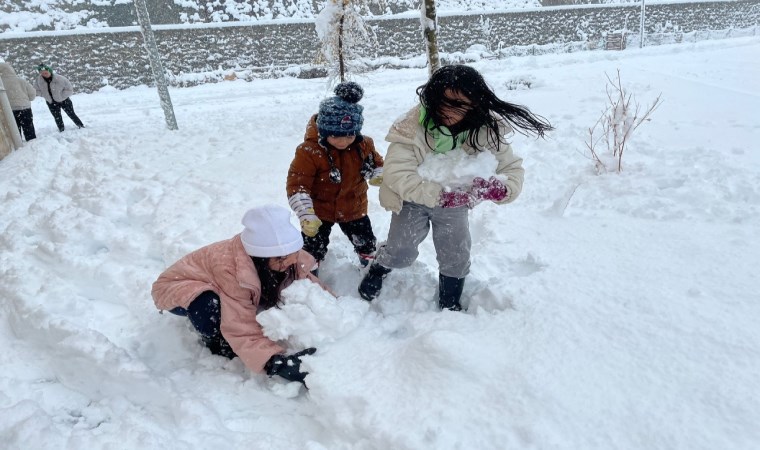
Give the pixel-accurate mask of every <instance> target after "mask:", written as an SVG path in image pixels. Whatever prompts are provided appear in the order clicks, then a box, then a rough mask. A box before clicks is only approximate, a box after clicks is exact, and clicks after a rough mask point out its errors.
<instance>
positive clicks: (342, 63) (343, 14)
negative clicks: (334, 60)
mask: <svg viewBox="0 0 760 450" xmlns="http://www.w3.org/2000/svg"><path fill="white" fill-rule="evenodd" d="M348 1H349V0H343V1H341V3H340V23H339V24H338V70H339V72H340V82H341V83H342V82H344V81H346V62H345V61H344V55H343V19H345V17H346V3H348Z"/></svg>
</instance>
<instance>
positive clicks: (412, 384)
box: [0, 37, 760, 450]
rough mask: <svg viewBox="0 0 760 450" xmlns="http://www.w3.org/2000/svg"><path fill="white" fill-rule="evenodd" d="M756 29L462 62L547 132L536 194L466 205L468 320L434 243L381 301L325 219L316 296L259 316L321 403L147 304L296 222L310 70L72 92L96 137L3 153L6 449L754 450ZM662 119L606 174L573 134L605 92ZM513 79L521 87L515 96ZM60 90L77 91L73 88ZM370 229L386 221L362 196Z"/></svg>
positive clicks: (535, 175) (377, 90) (535, 167)
mask: <svg viewBox="0 0 760 450" xmlns="http://www.w3.org/2000/svg"><path fill="white" fill-rule="evenodd" d="M758 54H760V38H757V37H753V38H739V39H730V40H721V41H705V42H700V43H696V44H694V43H689V44H681V45H675V46H659V47H652V48H646V49H644V50H636V49H631V50H627V51H625V52H603V51H599V52H588V53H572V54H561V55H546V56H540V57H523V58H518V57H515V58H510V59H509V60H503V61H485V60H484V61H482V62H478V63H476V64H474V66H475V67H476V68H478V69H479V70H481V71H482V72H483V74H484V75H485V77H486V79H487V80H488V82H489V83H490V84H491V85H492V86H493V87H494V88H495V90H496V91H497V92H498V93H499V94H500V95H501V96H503V97H504V98H505V99H507V100H509V101H512V102H515V103H520V104H525V105H527V106H529V107H530V108H531V109H532V110H533V111H535V112H537V113H539V114H542V115H544V116H546V117H547V118H548V119H549V120H550V121H551V122H552V123H553V124H554V125H555V126H556V128H557V129H556V131H554V132H553V133H551V135H550V137H549V139H548V140H546V141H543V140H533V139H527V138H524V137H522V136H519V135H517V136H515V137H514V138H513V145H514V148H515V151H516V153H518V154H519V155H521V156H522V157H524V158H525V161H524V166H525V169H526V181H525V187H524V190H523V193H522V195H521V196H520V198H519V199H518V200H517V201H516V202H515V203H513V204H510V205H506V206H497V205H494V204H491V203H483V204H480V205H478V206H477V207H476V208H475V209H474V210H473V211H472V212H471V215H470V220H471V232H472V236H473V241H474V245H473V259H472V272H471V274H470V276H469V277H468V279H467V282H466V286H465V291H464V297H463V298H464V303H465V304H466V305H468V306H469V311H468V312H467V313H451V312H448V311H447V312H439V311H437V309H436V307H435V289H436V284H437V264H436V261H435V253H434V251H433V248H432V242H431V240H430V238H428V240H426V241H425V242H423V244H422V245H421V246H420V252H421V253H420V258H419V260H418V261H417V262H416V263H415V264H414V265H413V266H412V267H411V268H409V269H406V270H398V271H395V272H393V273H392V274H391V275H390V276H389V277H388V278H387V279H386V286H385V289H384V290H383V293H382V295H381V296H380V297H379V298H378V299H377V300H376V301H374V302H373V303H372V304H367V303H366V302H364V301H362V300H360V299H359V298H357V295H356V287H357V285H358V283H359V280H360V278H361V276H362V274H361V272H360V271H359V269H358V264H357V260H356V258H355V256H354V255H353V253H352V249H351V246H350V245H349V243H348V241H347V240H346V239H345V237H343V236H342V234H341V233H340V232H339V231H338V230H337V229H336V230H334V234H333V236H334V237H333V242H332V244H331V246H330V252H329V253H328V257H327V260H326V262H325V264H324V265H323V266H322V268H321V272H320V274H321V275H322V278H323V279H324V281H325V282H326V283H327V284H329V285H330V286H331V287H332V288H333V289H334V290H335V291H336V292H337V293H338V294H339V295H340V298H339V299H338V300H337V301H336V300H333V299H331V298H330V297H329V296H327V295H325V294H323V293H322V292H320V291H319V290H317V289H315V288H314V287H313V286H311V285H308V284H304V283H297V284H295V285H293V286H292V287H291V288H289V289H288V290H287V291H286V293H287V303H286V305H285V306H284V307H283V309H282V310H281V311H274V312H272V313H267V314H264V315H263V316H262V317H261V320H262V322H265V324H266V325H267V329H268V330H269V332H270V333H272V336H276V337H278V338H282V339H284V340H286V341H287V343H288V345H289V346H290V347H291V348H292V349H293V350H298V349H300V348H302V347H303V346H306V345H314V346H316V347H318V349H319V351H318V352H317V353H316V354H315V355H314V356H313V357H309V358H306V359H305V362H304V365H305V367H306V368H308V370H309V371H310V372H311V374H310V375H309V376H308V377H307V382H308V383H309V386H310V388H311V389H310V391H308V393H307V392H304V391H303V390H302V389H299V387H298V385H297V384H285V383H284V382H282V381H280V380H278V379H269V378H267V377H265V376H262V375H257V374H252V373H251V372H249V371H248V370H247V369H246V368H245V367H244V366H243V365H242V364H241V363H240V362H239V361H238V360H233V361H227V360H225V359H222V358H220V357H216V356H211V355H210V354H209V353H208V351H207V350H205V349H204V348H203V347H201V345H200V344H199V343H198V340H197V335H196V334H195V333H194V331H192V330H191V328H190V326H189V324H188V323H187V321H186V319H183V318H180V317H176V316H172V315H169V314H164V315H161V314H158V312H157V311H156V310H155V308H154V306H153V303H152V300H151V298H150V285H151V283H152V282H153V281H154V280H155V278H156V277H157V276H158V275H159V274H160V272H161V271H162V270H164V269H165V268H166V267H167V266H168V265H169V264H171V263H172V262H174V261H175V260H176V259H177V258H179V257H180V256H182V255H183V254H185V253H187V252H189V251H192V250H194V249H196V248H198V247H200V246H202V245H205V244H208V243H211V242H214V241H217V240H220V239H225V238H228V237H230V236H232V235H233V234H235V233H237V232H239V231H240V229H241V226H240V218H241V216H242V215H243V212H244V211H245V210H246V209H248V208H249V207H251V206H254V205H259V204H264V203H272V202H273V203H278V204H281V205H285V206H286V205H287V201H286V198H285V177H286V171H287V167H288V165H289V163H290V160H291V157H292V155H293V152H294V149H295V147H296V145H297V144H298V143H299V142H300V140H301V138H302V136H303V132H304V128H305V125H306V122H307V120H308V118H309V116H310V115H311V114H312V113H313V112H314V111H315V110H316V108H317V105H318V103H319V101H320V100H321V99H322V98H324V96H326V95H327V94H328V93H329V90H328V86H327V84H326V81H325V80H324V79H314V80H299V79H277V80H257V81H254V82H249V83H248V82H243V81H239V80H238V81H233V82H224V83H220V84H213V85H204V86H199V87H195V88H187V89H172V90H171V95H172V100H173V102H174V107H175V110H176V115H177V120H178V123H179V130H178V131H174V132H172V131H168V130H167V129H166V127H165V125H164V122H163V114H162V111H161V109H160V107H159V102H158V96H157V93H156V91H155V89H150V88H147V87H137V88H132V89H128V90H125V91H115V90H102V91H100V92H97V93H93V94H88V95H84V94H77V95H75V96H74V97H73V101H74V105H75V107H76V110H77V112H78V114H79V116H80V117H81V118H82V119H83V121H84V122H85V124H86V125H87V128H86V129H83V130H77V129H75V128H74V126H73V124H72V123H71V122H70V121H68V118H65V119H64V120H65V121H66V124H67V130H66V131H65V132H64V133H58V132H57V130H56V128H55V125H54V123H53V119H52V117H51V116H50V114H49V112H48V111H47V108H46V107H45V105H44V101H43V100H41V99H37V100H36V101H35V102H34V104H33V111H34V116H35V123H36V127H37V135H38V136H39V138H38V139H37V140H36V141H33V142H31V143H29V144H27V145H25V146H24V147H23V148H22V149H21V150H19V151H17V152H15V153H13V154H12V155H10V156H9V157H8V158H6V159H5V160H3V161H0V196H1V198H2V204H3V208H2V210H3V212H2V215H1V216H0V230H2V234H0V344H1V345H2V348H3V351H2V352H0V367H2V370H1V371H0V442H3V445H4V446H5V447H6V448H30V449H31V448H34V449H61V448H77V449H81V448H163V449H190V448H220V447H224V448H230V449H238V448H240V449H242V448H245V449H264V448H282V449H286V448H287V449H292V448H306V449H312V450H316V449H349V448H350V449H387V448H394V449H427V448H436V449H454V448H464V449H474V448H484V449H504V448H536V449H548V448H577V449H611V448H615V449H643V448H646V449H668V450H671V449H689V450H693V449H705V450H708V449H710V450H713V449H747V450H749V449H755V448H758V447H760V428H759V427H758V426H757V424H758V423H760V401H759V400H760V399H759V398H758V373H760V327H758V317H760V302H758V295H759V294H758V293H759V292H760V282H758V277H757V268H758V266H760V256H758V255H760V240H758V238H757V236H758V235H760V229H759V228H760V225H759V224H760V156H759V155H760V152H758V142H760V123H759V122H758V117H760V102H759V101H758V98H759V97H760V82H759V81H758V80H760V62H758V59H757V57H756V55H758ZM617 69H619V70H620V73H621V77H622V80H623V83H624V85H625V86H626V87H627V88H628V89H629V92H631V93H633V94H635V97H636V99H637V100H638V101H639V102H640V103H642V104H644V105H645V104H647V103H649V102H651V101H652V100H653V99H654V98H655V97H656V96H657V95H658V94H659V93H662V95H663V99H664V103H663V104H662V106H661V107H660V108H659V109H658V110H657V111H656V112H655V114H654V115H653V117H652V121H651V122H648V123H645V124H644V125H642V126H641V128H639V130H637V132H636V133H635V134H634V137H633V138H632V139H631V141H630V142H629V147H628V149H627V150H626V153H625V157H624V161H623V162H624V171H623V172H622V173H621V174H614V173H612V174H606V175H596V174H595V172H594V170H593V164H592V163H591V161H590V160H588V159H587V158H586V157H584V155H583V153H584V150H585V144H584V140H585V138H586V133H587V129H588V128H589V127H590V126H592V125H593V124H594V122H595V121H596V120H597V118H598V117H599V114H600V112H601V110H602V108H603V107H604V105H605V102H606V94H605V79H606V78H605V74H610V75H614V74H615V71H616V70H617ZM426 75H427V72H426V70H425V69H405V70H380V71H376V72H373V73H369V74H366V75H363V76H361V77H358V78H357V79H356V81H358V82H360V83H361V84H362V85H363V87H364V88H365V98H364V99H363V100H362V104H363V105H364V107H365V110H364V111H365V125H364V132H365V134H367V135H369V136H372V137H374V138H375V139H376V141H377V142H378V143H379V148H380V151H381V153H383V154H384V153H385V150H386V146H385V143H384V142H383V137H384V136H385V133H386V132H387V130H388V127H389V126H390V124H391V123H392V121H393V120H394V119H395V118H396V117H397V116H399V115H400V114H402V113H403V112H405V111H406V110H407V108H409V107H411V106H413V105H414V103H415V99H414V89H415V88H416V87H417V86H418V85H420V84H422V83H423V82H424V80H425V78H426ZM515 80H522V81H530V83H531V89H523V90H507V89H506V86H507V85H513V84H515V83H514V81H515ZM72 81H73V82H74V84H75V85H76V80H72ZM370 217H371V219H372V221H373V224H374V229H375V231H376V233H377V235H378V237H379V238H380V239H384V238H385V236H386V234H387V230H388V224H389V219H390V214H389V213H387V212H385V211H384V210H383V209H382V208H381V207H380V206H379V204H378V201H377V189H376V188H371V190H370Z"/></svg>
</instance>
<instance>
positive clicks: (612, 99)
mask: <svg viewBox="0 0 760 450" xmlns="http://www.w3.org/2000/svg"><path fill="white" fill-rule="evenodd" d="M605 75H606V74H605ZM605 90H606V91H607V99H608V101H609V103H608V104H607V106H606V107H605V109H604V111H603V112H602V115H601V116H600V117H599V120H597V121H596V123H595V124H594V126H592V127H591V128H589V129H588V140H587V141H586V147H587V148H588V150H589V151H590V152H591V159H593V160H594V162H595V164H596V169H597V172H599V173H605V172H612V171H613V170H614V171H616V172H620V171H622V170H623V153H624V152H625V147H626V145H627V144H628V140H629V139H630V137H631V135H632V134H633V132H634V131H635V130H636V129H637V128H638V127H639V125H641V124H642V123H644V121H648V120H651V119H650V116H651V115H652V113H653V112H654V111H655V110H656V109H657V107H659V106H660V104H661V103H662V93H660V94H659V95H658V96H657V98H656V99H655V100H654V102H652V104H651V105H649V106H648V107H647V108H646V109H645V110H644V113H643V114H642V113H641V111H642V108H641V105H639V103H638V102H637V101H636V99H635V98H634V96H633V94H629V93H628V92H626V90H625V88H624V87H623V83H622V81H621V80H620V70H618V71H617V78H616V79H615V80H613V79H611V78H610V77H609V75H607V86H606V87H605ZM601 141H604V143H605V144H606V153H600V151H599V150H598V148H599V143H600V142H601Z"/></svg>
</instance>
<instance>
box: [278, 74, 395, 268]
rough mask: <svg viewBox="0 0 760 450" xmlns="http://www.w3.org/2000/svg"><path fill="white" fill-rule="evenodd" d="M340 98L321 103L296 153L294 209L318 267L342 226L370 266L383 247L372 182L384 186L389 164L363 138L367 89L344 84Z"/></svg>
mask: <svg viewBox="0 0 760 450" xmlns="http://www.w3.org/2000/svg"><path fill="white" fill-rule="evenodd" d="M335 94H336V96H335V97H330V98H328V99H325V100H323V101H322V102H321V103H320V105H319V113H318V114H316V115H314V116H312V117H311V119H310V120H309V124H308V125H307V126H306V135H305V136H304V142H303V143H302V144H300V145H299V146H298V148H296V154H295V157H294V158H293V162H291V164H290V169H289V170H288V180H287V187H286V190H287V196H288V203H289V204H290V207H291V208H292V209H293V211H295V213H296V214H297V215H298V219H299V221H300V223H301V232H302V233H303V239H304V250H306V251H307V252H309V253H311V254H312V255H313V256H314V258H315V259H316V260H317V261H318V262H320V261H322V260H324V258H325V255H326V254H327V246H328V244H329V243H330V231H331V230H332V227H333V225H334V224H336V223H337V224H338V226H339V227H340V229H341V231H343V233H344V234H345V235H346V237H348V239H349V241H350V242H351V244H352V245H353V247H354V251H355V252H356V253H357V254H358V255H359V261H360V263H361V265H362V266H366V265H367V264H368V263H369V260H370V259H371V258H372V255H373V254H374V252H375V247H376V245H377V239H376V238H375V234H374V233H373V232H372V223H371V222H370V220H369V217H368V216H367V203H368V202H367V190H368V186H367V180H369V184H371V185H374V186H379V185H380V184H381V183H382V174H383V158H382V156H380V154H379V153H377V151H376V150H375V144H374V142H373V141H372V138H370V137H367V136H362V134H361V128H362V124H363V122H364V118H363V117H362V111H363V109H364V108H363V107H362V106H360V105H358V104H357V102H358V101H359V100H361V98H362V96H363V95H364V91H363V90H362V88H361V86H359V85H358V84H356V83H354V82H345V83H341V84H339V85H338V86H337V87H336V88H335Z"/></svg>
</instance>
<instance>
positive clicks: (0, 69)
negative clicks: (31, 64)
mask: <svg viewBox="0 0 760 450" xmlns="http://www.w3.org/2000/svg"><path fill="white" fill-rule="evenodd" d="M0 75H2V76H4V77H7V76H11V77H15V76H16V71H15V70H13V67H11V65H10V64H8V63H0Z"/></svg>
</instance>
